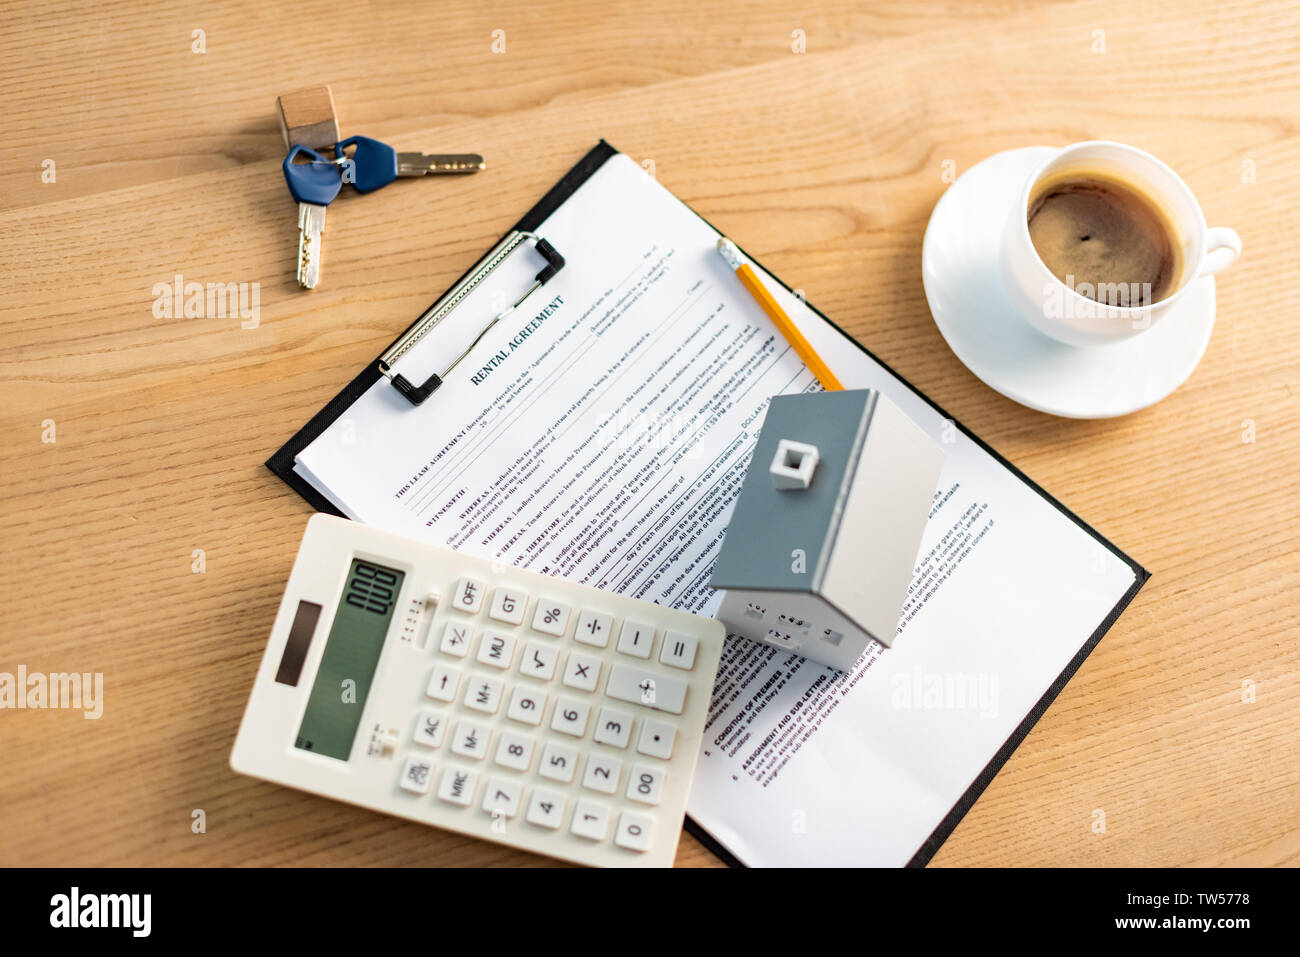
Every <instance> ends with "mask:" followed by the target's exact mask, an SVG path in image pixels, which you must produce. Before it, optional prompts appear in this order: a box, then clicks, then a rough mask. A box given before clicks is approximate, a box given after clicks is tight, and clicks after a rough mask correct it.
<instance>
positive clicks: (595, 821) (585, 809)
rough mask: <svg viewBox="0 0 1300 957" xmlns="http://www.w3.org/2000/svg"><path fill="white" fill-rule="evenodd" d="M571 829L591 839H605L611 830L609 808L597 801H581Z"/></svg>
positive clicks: (579, 835)
mask: <svg viewBox="0 0 1300 957" xmlns="http://www.w3.org/2000/svg"><path fill="white" fill-rule="evenodd" d="M569 830H570V831H572V832H573V833H574V834H576V835H578V837H585V838H586V839H587V840H589V841H603V840H604V839H605V833H606V832H607V831H608V830H609V808H608V807H607V806H606V805H604V804H600V803H598V802H596V801H579V802H578V806H577V807H576V808H574V811H573V822H572V823H571V824H570V825H569Z"/></svg>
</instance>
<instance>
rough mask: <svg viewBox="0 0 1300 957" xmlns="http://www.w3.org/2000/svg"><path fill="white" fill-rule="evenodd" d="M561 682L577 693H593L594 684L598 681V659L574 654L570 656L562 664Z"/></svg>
mask: <svg viewBox="0 0 1300 957" xmlns="http://www.w3.org/2000/svg"><path fill="white" fill-rule="evenodd" d="M562 680H563V682H564V683H565V684H566V685H568V686H569V687H570V688H577V689H578V690H579V691H595V690H596V683H597V682H598V681H600V659H599V658H589V657H588V656H587V655H579V654H576V653H574V654H570V655H569V660H568V661H566V662H565V663H564V678H563V679H562Z"/></svg>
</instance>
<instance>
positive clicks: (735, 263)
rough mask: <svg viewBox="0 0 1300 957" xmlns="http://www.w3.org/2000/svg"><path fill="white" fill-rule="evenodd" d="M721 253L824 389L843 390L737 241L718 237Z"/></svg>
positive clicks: (828, 390)
mask: <svg viewBox="0 0 1300 957" xmlns="http://www.w3.org/2000/svg"><path fill="white" fill-rule="evenodd" d="M718 252H719V253H720V254H721V255H722V258H723V259H724V260H726V262H727V265H728V266H730V267H731V268H732V269H734V270H735V271H736V275H737V276H738V277H740V282H741V284H742V285H744V287H745V288H746V289H748V290H749V293H750V295H752V296H753V297H754V298H755V299H756V300H758V304H759V305H760V306H762V307H763V311H764V312H765V313H767V315H768V318H770V319H771V320H772V321H773V322H774V323H776V327H777V328H778V329H780V330H781V335H783V336H785V341H786V342H788V343H790V346H791V348H793V349H794V351H795V352H796V353H798V355H799V358H800V359H802V360H803V364H804V365H806V366H807V367H808V370H809V371H810V372H812V374H813V375H815V376H816V377H817V380H818V381H819V382H820V383H821V384H822V388H823V389H825V390H826V391H827V392H839V391H841V390H842V389H843V388H844V386H843V385H841V384H840V380H839V379H837V378H835V373H833V372H831V370H830V367H829V366H827V365H826V363H825V362H823V361H822V357H821V356H819V355H818V354H817V353H816V351H814V349H813V347H812V344H811V343H809V341H808V340H807V339H805V338H804V336H803V333H802V332H800V331H799V329H798V328H797V327H796V326H795V324H794V322H793V321H792V320H791V319H790V317H789V316H787V315H786V314H785V310H784V309H782V308H781V305H780V303H778V302H777V301H776V297H774V296H773V295H772V294H771V293H770V292H768V291H767V287H766V286H764V285H763V284H762V283H761V282H759V279H758V275H757V274H756V273H755V272H754V270H753V268H752V267H751V266H750V265H749V263H747V262H745V261H744V260H743V259H741V258H740V250H739V249H737V248H736V244H735V243H733V242H732V241H731V240H730V239H728V238H727V237H726V236H723V237H722V238H721V239H719V240H718Z"/></svg>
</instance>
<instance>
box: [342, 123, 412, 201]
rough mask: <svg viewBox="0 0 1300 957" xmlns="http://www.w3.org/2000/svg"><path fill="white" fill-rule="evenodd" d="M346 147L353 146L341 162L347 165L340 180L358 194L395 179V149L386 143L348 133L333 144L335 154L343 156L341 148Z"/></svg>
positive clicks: (375, 188) (380, 186)
mask: <svg viewBox="0 0 1300 957" xmlns="http://www.w3.org/2000/svg"><path fill="white" fill-rule="evenodd" d="M349 146H352V147H355V151H354V152H353V154H352V155H351V156H350V157H348V158H347V160H345V161H344V162H346V163H348V164H349V168H348V170H347V171H346V172H345V173H344V176H343V179H344V181H345V182H348V183H351V184H352V185H353V186H355V187H356V188H357V192H358V193H372V192H374V191H375V190H377V189H382V188H383V187H385V186H387V185H388V184H389V183H391V182H392V181H393V180H395V179H397V150H395V149H393V148H392V147H391V146H389V145H388V144H387V143H381V142H379V140H372V139H371V138H370V137H368V136H349V137H348V138H347V139H345V140H341V141H340V142H338V143H335V144H334V155H335V156H338V157H343V156H346V154H345V153H344V152H343V151H344V150H345V149H347V148H348V147H349Z"/></svg>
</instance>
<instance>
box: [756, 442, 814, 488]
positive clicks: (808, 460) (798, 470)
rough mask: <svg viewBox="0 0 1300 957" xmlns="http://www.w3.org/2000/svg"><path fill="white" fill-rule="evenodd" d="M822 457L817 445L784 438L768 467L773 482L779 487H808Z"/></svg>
mask: <svg viewBox="0 0 1300 957" xmlns="http://www.w3.org/2000/svg"><path fill="white" fill-rule="evenodd" d="M820 458H821V456H820V455H819V453H818V452H817V446H815V445H809V444H808V443H806V442H796V441H794V440H793V439H782V440H781V441H780V442H778V443H777V446H776V455H775V456H774V457H773V459H772V465H771V466H770V467H769V468H768V471H769V472H771V473H772V484H773V485H775V486H776V487H777V488H807V487H808V486H809V485H811V484H812V477H813V472H814V471H815V470H816V468H817V462H818V461H819V460H820Z"/></svg>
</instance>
